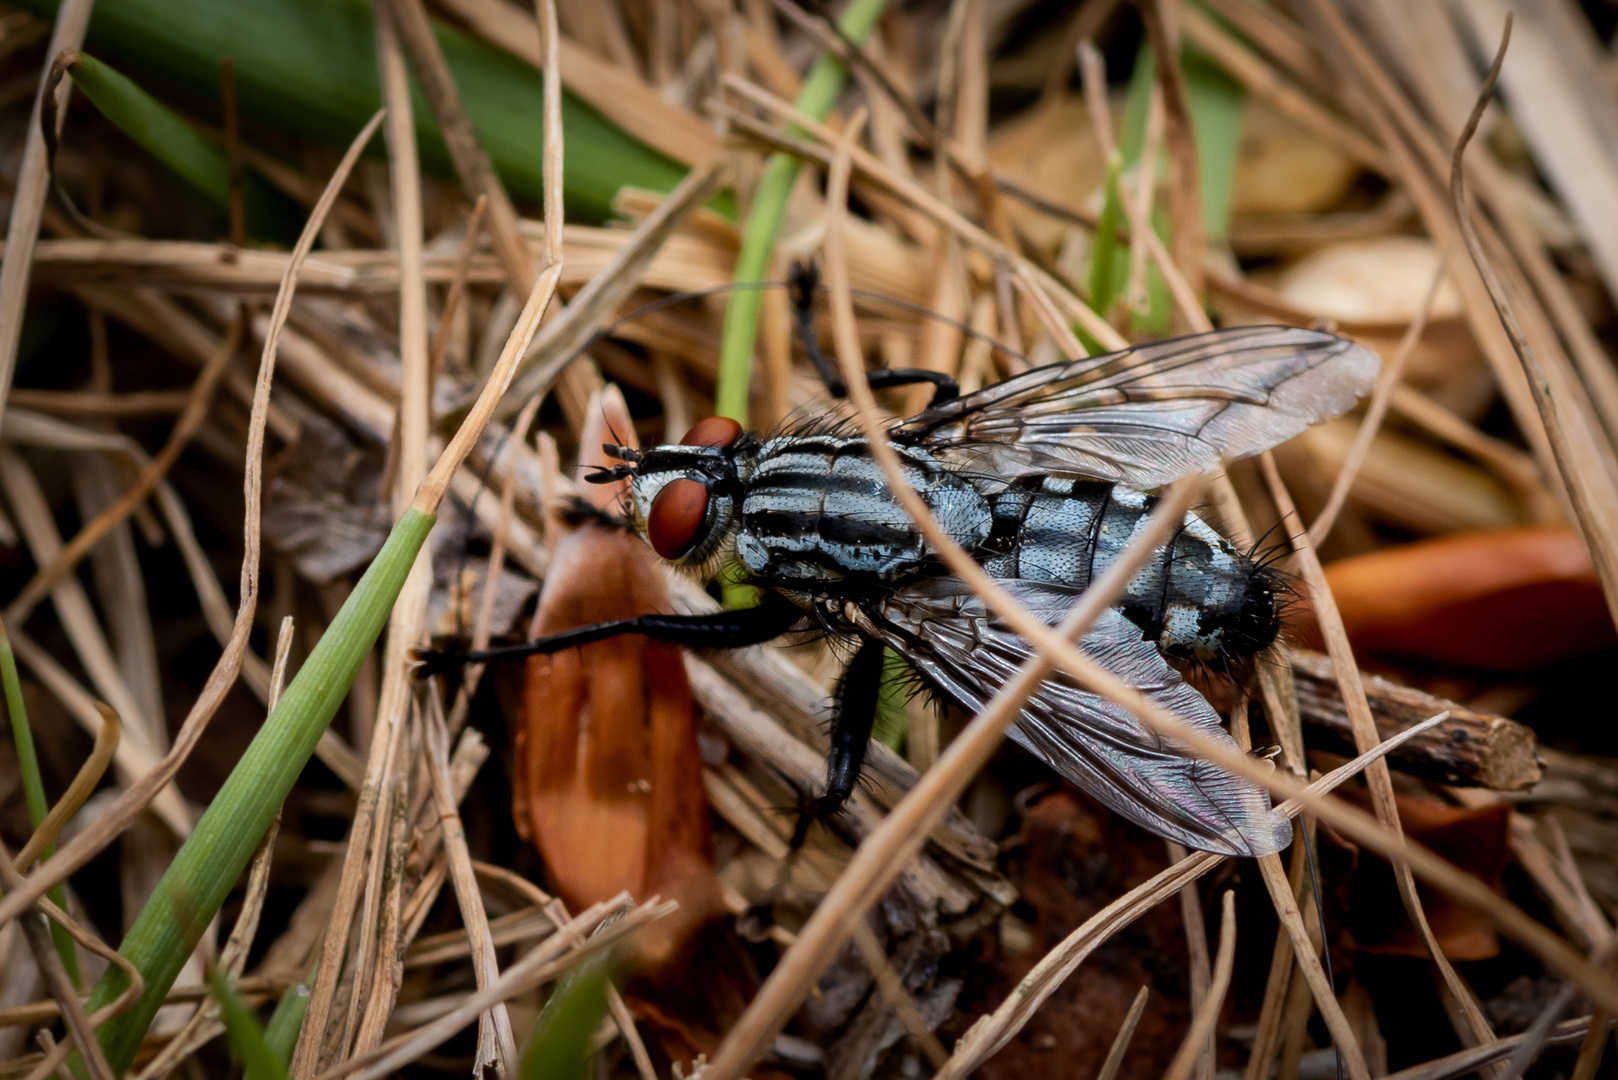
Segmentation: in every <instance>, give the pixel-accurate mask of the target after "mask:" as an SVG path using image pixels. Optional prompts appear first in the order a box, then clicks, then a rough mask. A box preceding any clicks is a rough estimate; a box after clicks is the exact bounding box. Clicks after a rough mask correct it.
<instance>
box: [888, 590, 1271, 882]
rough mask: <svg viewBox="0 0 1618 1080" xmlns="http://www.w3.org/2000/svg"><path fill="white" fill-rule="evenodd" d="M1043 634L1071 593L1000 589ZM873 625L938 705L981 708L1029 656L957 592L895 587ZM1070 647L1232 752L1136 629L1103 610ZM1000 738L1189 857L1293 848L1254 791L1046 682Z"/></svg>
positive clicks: (1059, 682) (1204, 706) (973, 600)
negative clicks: (939, 699) (939, 698)
mask: <svg viewBox="0 0 1618 1080" xmlns="http://www.w3.org/2000/svg"><path fill="white" fill-rule="evenodd" d="M1000 584H1001V585H1002V586H1003V587H1005V588H1006V589H1007V590H1008V591H1009V592H1010V593H1011V594H1012V595H1013V596H1015V597H1016V598H1017V599H1018V601H1020V602H1021V603H1023V604H1024V605H1026V606H1028V607H1029V608H1030V609H1031V610H1033V611H1034V613H1035V614H1037V615H1038V616H1039V617H1040V618H1043V619H1044V620H1045V621H1046V622H1047V623H1050V624H1052V625H1054V624H1056V623H1057V622H1059V621H1060V620H1061V618H1062V616H1063V615H1064V614H1065V613H1066V612H1067V609H1068V608H1069V607H1070V606H1071V605H1072V603H1073V601H1074V600H1075V599H1076V598H1077V596H1078V595H1079V590H1076V589H1070V588H1064V587H1061V586H1054V585H1045V584H1040V583H1035V582H1027V581H1002V582H1000ZM872 615H873V620H872V627H871V629H873V630H874V631H875V632H876V633H877V635H878V636H879V637H881V638H882V639H883V641H884V642H885V643H886V644H888V645H889V646H891V647H893V648H895V649H897V650H899V651H901V652H902V653H903V654H904V655H905V657H906V658H907V659H909V660H910V662H911V663H912V664H913V665H914V666H915V667H916V668H917V670H918V671H920V672H921V674H922V675H923V677H924V678H925V679H926V680H927V681H928V682H930V683H932V684H933V685H934V686H935V687H936V688H937V689H938V690H939V691H940V692H942V693H943V694H944V695H945V696H946V697H948V698H950V699H952V700H954V701H955V702H956V703H957V704H959V705H961V706H962V707H963V708H966V709H970V710H974V711H976V710H978V709H981V708H982V707H983V706H984V705H985V704H987V703H988V701H989V699H990V698H991V697H993V696H994V693H995V692H996V691H997V690H998V689H999V688H1000V687H1001V686H1002V685H1004V684H1005V683H1006V682H1007V680H1009V679H1010V678H1011V677H1012V676H1013V675H1015V674H1016V672H1017V669H1018V668H1020V667H1021V666H1022V665H1023V663H1024V662H1026V661H1027V660H1028V659H1029V657H1030V656H1032V655H1033V650H1032V649H1031V648H1030V646H1029V644H1028V642H1027V641H1026V640H1024V639H1023V638H1022V637H1020V636H1018V635H1017V634H1015V633H1013V632H1012V631H1011V630H1009V629H1008V628H1007V627H1006V626H1005V625H1004V624H1002V623H1001V622H1000V621H999V620H998V619H996V618H995V617H993V616H992V614H991V613H990V612H989V610H988V608H987V607H986V605H985V604H984V603H983V601H982V600H981V599H979V598H978V596H977V595H976V594H975V593H973V592H972V591H971V590H970V589H968V588H967V587H966V586H964V585H962V584H960V583H959V582H957V581H954V580H952V579H932V580H928V581H923V582H920V583H917V584H915V585H911V586H908V587H906V588H903V589H900V590H898V591H897V592H895V593H893V594H890V595H889V596H888V597H887V598H886V599H884V600H883V601H881V602H880V603H879V604H878V605H877V607H876V610H875V611H874V612H872ZM1080 647H1081V648H1082V649H1083V650H1084V651H1085V652H1086V653H1088V654H1089V655H1090V656H1091V657H1093V658H1094V659H1095V660H1097V661H1099V662H1100V663H1101V664H1103V665H1105V666H1106V667H1107V668H1108V669H1109V670H1111V671H1112V672H1113V673H1114V674H1116V675H1117V676H1118V677H1119V678H1121V679H1123V680H1124V681H1125V682H1127V683H1129V684H1130V685H1131V686H1134V687H1136V688H1138V689H1139V690H1140V691H1141V693H1143V694H1145V695H1146V696H1147V697H1149V698H1151V699H1152V700H1153V701H1155V702H1156V703H1157V704H1159V705H1162V706H1163V707H1164V708H1166V709H1168V710H1170V711H1171V712H1173V713H1174V714H1175V715H1177V716H1179V717H1180V718H1181V719H1182V720H1184V721H1186V722H1187V723H1189V724H1191V725H1193V726H1194V727H1196V728H1198V729H1199V730H1201V731H1202V732H1203V733H1204V734H1206V735H1209V736H1211V737H1213V738H1216V739H1219V740H1221V741H1223V742H1226V743H1229V744H1230V746H1231V747H1232V748H1233V749H1234V748H1235V742H1234V740H1232V739H1231V738H1230V736H1229V735H1228V734H1226V732H1225V730H1224V728H1222V727H1220V725H1219V716H1218V714H1216V713H1215V712H1214V710H1213V708H1212V707H1211V706H1210V705H1209V704H1208V702H1207V701H1206V700H1204V698H1203V697H1202V695H1201V694H1199V693H1197V691H1196V690H1194V689H1192V688H1191V687H1190V686H1188V685H1186V684H1185V682H1183V681H1182V680H1181V679H1180V676H1179V674H1178V673H1176V672H1175V670H1174V669H1173V668H1172V667H1170V666H1169V665H1168V663H1167V662H1166V661H1164V659H1163V657H1162V655H1161V654H1160V653H1158V651H1157V649H1156V647H1155V646H1153V645H1152V644H1151V643H1150V642H1148V641H1145V640H1143V639H1142V637H1141V632H1140V630H1139V629H1138V628H1137V627H1135V626H1134V624H1132V623H1130V622H1129V621H1128V620H1126V619H1125V618H1124V617H1123V616H1122V615H1120V614H1119V613H1118V611H1117V610H1116V609H1109V610H1108V611H1107V612H1106V613H1105V614H1103V615H1102V617H1101V618H1100V619H1098V620H1097V621H1096V624H1095V626H1094V628H1093V629H1092V630H1091V631H1090V633H1088V634H1087V635H1085V637H1084V639H1083V640H1082V641H1081V642H1080ZM1009 734H1010V736H1011V738H1012V739H1013V740H1015V741H1016V742H1017V743H1018V744H1020V745H1021V746H1022V747H1023V748H1025V749H1026V750H1028V751H1029V752H1030V753H1032V754H1033V755H1034V756H1036V757H1038V758H1040V759H1042V760H1043V761H1045V762H1046V763H1047V764H1049V765H1050V766H1051V767H1052V768H1053V769H1055V770H1056V771H1057V772H1059V773H1061V774H1062V775H1063V776H1065V777H1067V779H1069V780H1071V781H1072V782H1073V783H1075V784H1077V785H1078V786H1079V787H1081V788H1083V789H1084V790H1085V791H1087V792H1089V793H1090V794H1091V795H1093V796H1095V797H1096V798H1097V799H1099V800H1101V802H1103V803H1105V804H1106V805H1107V806H1108V807H1110V808H1111V809H1113V810H1114V811H1116V812H1117V813H1119V814H1122V815H1123V816H1124V817H1126V818H1128V819H1129V820H1131V821H1133V822H1135V823H1136V824H1138V825H1140V826H1142V827H1143V828H1146V829H1148V830H1150V831H1152V832H1154V833H1157V834H1158V835H1160V836H1164V837H1167V838H1169V839H1173V840H1177V841H1179V842H1180V843H1182V844H1184V845H1185V846H1187V847H1190V848H1196V849H1199V850H1202V851H1213V852H1218V853H1220V854H1224V855H1267V854H1270V853H1271V852H1275V851H1280V850H1281V849H1282V848H1285V847H1286V846H1287V845H1288V844H1290V843H1291V842H1292V825H1291V822H1289V821H1288V820H1287V819H1286V818H1283V817H1278V816H1277V815H1276V814H1275V812H1274V811H1273V810H1272V809H1271V807H1270V801H1269V796H1268V795H1267V794H1266V792H1265V791H1264V790H1263V789H1262V788H1261V787H1259V786H1258V785H1256V784H1253V783H1251V782H1250V781H1248V780H1246V779H1243V778H1242V777H1238V776H1235V775H1233V774H1231V773H1230V772H1227V771H1226V770H1225V769H1223V768H1221V767H1219V766H1218V765H1214V764H1212V763H1211V762H1207V761H1203V760H1201V759H1199V758H1196V757H1193V756H1192V755H1191V754H1190V753H1189V752H1188V751H1187V750H1186V749H1185V748H1184V747H1183V746H1181V745H1180V744H1178V743H1175V742H1174V741H1172V740H1169V739H1165V738H1163V737H1162V736H1159V735H1157V734H1155V733H1154V732H1153V731H1151V729H1149V728H1147V727H1145V726H1143V725H1142V724H1141V723H1140V721H1139V720H1137V719H1135V717H1134V716H1133V715H1132V714H1131V713H1130V712H1129V711H1128V710H1127V709H1125V708H1124V707H1123V706H1121V705H1118V704H1116V703H1114V702H1112V701H1109V700H1108V699H1106V698H1104V697H1101V696H1100V695H1098V694H1092V693H1090V692H1089V691H1087V690H1083V689H1081V688H1080V687H1079V686H1078V685H1077V684H1076V683H1074V682H1073V681H1072V680H1071V679H1070V678H1068V677H1067V676H1066V675H1064V674H1062V673H1060V672H1057V673H1053V674H1052V675H1051V676H1050V677H1048V678H1047V679H1046V680H1045V681H1044V682H1043V683H1042V684H1041V685H1040V687H1039V689H1038V690H1036V691H1035V692H1034V694H1033V696H1032V697H1030V698H1029V699H1028V702H1027V704H1025V705H1024V706H1023V711H1022V715H1021V717H1020V718H1019V719H1018V721H1017V723H1016V724H1015V725H1013V727H1012V728H1011V730H1010V732H1009Z"/></svg>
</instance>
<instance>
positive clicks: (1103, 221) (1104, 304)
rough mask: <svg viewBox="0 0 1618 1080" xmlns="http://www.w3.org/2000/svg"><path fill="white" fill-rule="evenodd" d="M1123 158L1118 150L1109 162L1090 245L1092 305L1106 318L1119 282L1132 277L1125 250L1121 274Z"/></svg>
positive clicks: (1097, 312) (1116, 296)
mask: <svg viewBox="0 0 1618 1080" xmlns="http://www.w3.org/2000/svg"><path fill="white" fill-rule="evenodd" d="M1122 172H1123V159H1122V157H1120V156H1119V154H1118V153H1117V151H1114V152H1113V155H1112V159H1111V160H1109V161H1108V162H1107V186H1106V197H1105V198H1104V199H1103V200H1102V203H1101V216H1100V217H1099V218H1097V219H1096V232H1095V243H1094V244H1093V245H1091V248H1090V282H1089V285H1090V306H1091V307H1092V308H1094V309H1095V312H1096V314H1097V315H1100V316H1101V317H1102V318H1103V319H1105V318H1106V317H1107V314H1108V312H1110V311H1111V310H1112V304H1113V301H1114V300H1116V299H1117V298H1118V283H1119V282H1120V281H1126V280H1128V278H1129V255H1128V252H1125V253H1124V262H1123V276H1122V277H1120V276H1119V274H1118V265H1117V263H1118V254H1119V252H1118V229H1119V228H1120V227H1121V226H1122V225H1123V223H1124V207H1123V203H1122V201H1120V199H1119V197H1118V183H1119V177H1120V176H1121V174H1122Z"/></svg>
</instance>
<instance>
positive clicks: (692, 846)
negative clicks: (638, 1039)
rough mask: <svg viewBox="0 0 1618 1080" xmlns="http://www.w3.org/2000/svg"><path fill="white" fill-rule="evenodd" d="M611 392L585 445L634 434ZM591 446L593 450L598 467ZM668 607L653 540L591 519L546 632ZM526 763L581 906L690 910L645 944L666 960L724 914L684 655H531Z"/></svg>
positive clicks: (520, 811) (602, 496)
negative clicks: (656, 902) (658, 899)
mask: <svg viewBox="0 0 1618 1080" xmlns="http://www.w3.org/2000/svg"><path fill="white" fill-rule="evenodd" d="M603 397H604V399H606V400H604V401H603V406H604V408H602V409H600V410H592V413H593V415H594V416H595V417H596V418H597V422H596V423H595V424H591V425H587V430H586V433H585V435H584V438H585V439H586V440H592V439H593V440H594V443H595V444H599V443H600V442H602V441H607V440H612V441H621V440H629V439H632V438H633V430H634V429H633V428H632V427H630V426H629V423H628V414H627V411H626V410H623V409H622V399H621V398H619V399H618V400H617V401H616V402H614V401H612V400H611V399H613V398H616V397H617V395H616V394H615V393H609V394H607V395H603ZM603 413H605V417H603V415H602V414H603ZM615 414H616V415H615ZM589 428H594V429H595V430H594V431H593V432H592V431H590V430H589ZM591 445H592V443H591V442H589V441H586V442H585V444H584V446H585V447H586V451H587V452H586V454H585V457H586V459H589V458H590V457H591V456H592V455H590V454H589V453H588V448H589V447H590V446H591ZM597 454H598V455H599V450H598V451H597ZM616 487H617V485H605V486H603V487H600V488H596V489H595V490H594V491H593V492H592V494H594V495H596V496H597V497H598V498H597V500H594V501H597V505H602V506H611V505H613V503H614V501H615V500H616V499H617V497H618V493H617V491H616V490H615V489H616ZM586 490H590V489H588V488H587V489H586ZM668 609H669V606H668V595H667V592H666V591H665V589H664V587H663V579H662V573H661V570H660V568H659V566H658V564H657V561H656V559H655V557H653V556H652V554H651V552H650V551H649V550H648V549H647V547H646V545H645V544H644V543H642V542H641V541H640V540H639V539H638V538H637V537H635V536H633V535H631V534H629V533H625V532H622V531H619V530H615V529H612V528H609V527H607V526H605V525H602V524H599V523H596V522H586V523H585V524H583V525H581V526H579V527H578V528H576V529H574V530H571V531H569V532H567V533H565V534H564V535H562V536H561V537H559V538H558V540H557V543H556V547H555V551H554V557H553V560H552V563H551V569H550V573H549V575H548V576H547V578H546V582H545V588H544V591H543V592H542V593H541V594H540V603H539V611H538V612H537V613H536V614H535V617H534V626H533V632H534V634H535V635H536V636H542V635H546V634H554V633H557V632H558V631H562V630H568V629H571V628H573V627H576V626H583V625H585V624H588V623H596V622H606V621H610V620H615V619H627V618H632V617H634V616H636V615H641V614H645V613H647V612H653V611H667V610H668ZM516 757H517V763H516V780H515V783H514V785H513V804H514V805H513V812H514V815H515V817H516V820H517V827H518V830H519V832H520V833H521V834H522V835H523V836H524V837H525V838H526V839H529V840H530V841H531V842H532V843H533V844H534V845H535V846H536V847H537V848H538V849H539V851H540V854H541V855H542V856H543V857H544V860H545V865H546V868H547V870H548V871H549V873H550V877H551V881H552V883H553V885H554V886H555V888H556V890H557V892H558V893H559V894H560V895H561V897H562V898H563V900H565V901H566V902H567V904H568V906H569V907H570V908H572V909H573V910H575V911H577V910H581V909H583V908H584V907H587V906H589V905H590V904H594V903H597V902H599V901H602V900H606V899H608V898H610V897H612V896H614V895H616V894H617V893H619V892H620V891H623V890H625V889H627V890H628V891H629V892H630V893H631V894H633V895H634V896H635V897H636V898H637V899H645V898H647V897H650V896H654V895H657V896H662V897H665V898H671V899H676V900H678V901H680V905H681V909H680V913H679V914H678V915H677V916H675V917H674V918H672V919H665V920H663V921H661V922H660V923H658V924H657V926H656V927H654V928H653V930H654V931H655V932H654V933H647V934H643V935H642V945H643V949H642V951H643V954H644V955H645V956H646V959H648V960H649V961H651V962H653V963H656V962H658V961H660V960H662V959H666V958H667V957H668V956H669V955H670V954H672V953H673V952H674V951H675V950H676V949H677V948H678V947H679V945H680V944H681V943H682V942H683V941H684V940H685V938H686V937H687V936H688V935H689V933H690V932H691V930H693V929H694V928H696V927H697V926H699V925H701V923H702V922H704V921H705V920H706V919H708V918H709V917H711V916H712V915H713V914H714V913H715V912H716V910H717V909H718V884H717V880H716V879H715V877H714V873H713V856H712V852H711V826H710V821H709V817H708V805H707V801H706V798H705V797H704V795H703V788H702V761H701V757H700V755H699V752H698V748H697V712H696V704H695V702H694V701H693V700H692V697H691V688H690V685H689V683H688V682H687V681H686V677H685V666H684V662H683V660H682V659H681V656H680V651H679V649H678V648H676V647H675V646H672V645H667V644H663V643H659V642H654V641H651V640H649V639H647V638H645V637H642V636H640V635H625V636H622V637H616V638H609V639H607V640H605V641H598V642H593V643H591V644H588V645H584V646H580V647H577V648H572V649H564V650H562V651H560V652H557V653H554V654H552V655H549V656H535V657H532V658H530V659H529V661H528V666H527V670H526V672H525V681H524V687H523V697H522V708H521V713H520V715H519V717H518V724H517V736H516Z"/></svg>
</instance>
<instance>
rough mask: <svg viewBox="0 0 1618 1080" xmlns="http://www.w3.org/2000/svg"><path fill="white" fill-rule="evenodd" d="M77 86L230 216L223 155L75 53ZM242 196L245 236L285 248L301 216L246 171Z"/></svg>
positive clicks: (124, 80) (121, 78) (124, 81)
mask: <svg viewBox="0 0 1618 1080" xmlns="http://www.w3.org/2000/svg"><path fill="white" fill-rule="evenodd" d="M69 73H70V74H71V75H72V77H73V85H74V86H76V87H77V88H78V89H79V90H80V91H81V92H82V93H83V94H84V96H85V97H86V98H88V99H89V101H90V103H91V104H92V105H94V106H95V107H96V108H97V109H98V110H100V112H101V115H103V116H105V117H106V118H107V119H108V120H110V121H112V123H113V125H114V126H115V127H117V128H118V130H119V131H122V132H123V133H124V134H125V135H128V136H129V137H130V138H131V139H133V140H134V141H135V142H136V143H137V144H139V145H140V147H141V148H142V149H143V150H145V151H146V152H147V153H149V154H151V155H152V156H153V157H155V158H157V160H159V161H161V162H162V163H163V164H164V165H166V166H168V168H169V169H170V170H172V171H173V172H174V173H175V175H177V176H179V177H180V178H181V179H182V180H184V181H185V182H186V183H187V184H189V185H190V186H191V187H192V188H193V189H194V190H195V191H196V192H197V193H198V194H199V195H201V196H202V197H203V198H204V199H206V200H207V201H208V203H209V204H210V205H212V207H213V208H214V210H215V211H216V212H218V213H219V215H220V216H221V217H222V216H224V215H225V214H228V213H229V212H230V166H229V163H228V162H227V161H226V160H225V152H224V151H223V150H222V149H220V148H219V147H218V146H215V145H214V144H213V143H212V142H209V141H208V140H207V139H206V138H204V137H203V136H202V135H201V134H200V133H198V132H197V130H196V129H195V128H193V127H192V126H191V125H190V124H188V123H186V122H185V121H184V120H182V119H181V118H180V117H179V116H178V115H177V114H176V113H175V112H174V111H173V110H171V109H169V108H168V107H167V106H166V105H164V104H163V103H162V102H160V101H158V100H157V99H156V98H154V97H153V96H152V95H150V94H148V93H147V92H146V91H145V90H142V89H141V88H140V87H139V86H137V85H136V84H135V83H134V82H133V81H132V80H131V79H129V78H128V77H126V76H125V75H123V74H121V73H119V72H117V71H114V70H113V69H112V68H111V67H109V66H107V65H106V64H103V63H102V62H101V61H99V60H97V59H96V58H95V57H93V56H90V55H87V54H85V53H80V54H79V59H78V61H77V62H76V63H75V64H74V65H73V66H72V67H71V68H70V69H69ZM242 195H243V199H244V202H245V209H246V212H247V214H246V216H247V230H248V233H249V234H250V235H252V236H254V237H257V238H259V239H263V240H275V241H278V242H281V243H284V244H290V243H291V242H292V241H293V240H295V239H296V238H297V235H298V224H299V218H300V216H301V215H299V214H298V212H297V208H296V207H295V206H294V205H293V203H292V201H291V200H290V199H288V198H286V197H285V196H284V195H282V194H281V193H280V192H278V191H276V190H274V189H273V188H271V187H270V186H269V185H268V184H266V183H265V182H264V180H263V179H262V178H261V177H259V175H258V174H257V173H255V172H253V171H252V170H251V169H249V170H247V171H246V172H245V174H244V177H243V181H242Z"/></svg>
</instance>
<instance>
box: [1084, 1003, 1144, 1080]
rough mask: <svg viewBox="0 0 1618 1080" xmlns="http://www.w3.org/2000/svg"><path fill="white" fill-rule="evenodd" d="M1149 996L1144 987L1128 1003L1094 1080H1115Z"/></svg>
mask: <svg viewBox="0 0 1618 1080" xmlns="http://www.w3.org/2000/svg"><path fill="white" fill-rule="evenodd" d="M1150 996H1151V991H1150V990H1148V989H1147V988H1146V987H1144V986H1142V987H1141V988H1140V993H1138V994H1136V995H1135V1000H1134V1001H1133V1002H1131V1003H1130V1006H1129V1012H1128V1013H1127V1014H1125V1016H1124V1022H1123V1023H1122V1024H1120V1025H1118V1034H1117V1035H1114V1036H1113V1038H1112V1046H1111V1047H1109V1048H1108V1049H1107V1057H1106V1060H1104V1061H1103V1062H1102V1063H1101V1071H1100V1072H1098V1073H1096V1080H1117V1076H1118V1070H1119V1069H1121V1068H1123V1065H1124V1054H1125V1053H1127V1052H1128V1051H1129V1041H1130V1040H1131V1039H1133V1038H1134V1037H1135V1028H1136V1026H1137V1025H1139V1024H1140V1018H1141V1017H1142V1016H1143V1015H1144V1014H1145V1012H1146V999H1147V998H1149V997H1150Z"/></svg>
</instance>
